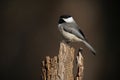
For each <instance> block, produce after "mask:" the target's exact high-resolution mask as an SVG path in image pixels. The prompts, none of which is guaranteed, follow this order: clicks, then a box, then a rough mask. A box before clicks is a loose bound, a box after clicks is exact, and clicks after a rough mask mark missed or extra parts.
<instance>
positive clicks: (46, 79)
mask: <svg viewBox="0 0 120 80" xmlns="http://www.w3.org/2000/svg"><path fill="white" fill-rule="evenodd" d="M74 54H75V49H74V48H73V47H70V46H69V45H68V44H66V43H64V42H61V43H60V49H59V54H58V56H54V57H53V58H50V57H49V56H46V60H44V61H43V62H42V80H82V76H83V57H82V55H81V52H79V53H78V54H79V55H78V56H77V68H76V70H77V74H76V76H75V77H74V75H73V67H74V65H73V63H74Z"/></svg>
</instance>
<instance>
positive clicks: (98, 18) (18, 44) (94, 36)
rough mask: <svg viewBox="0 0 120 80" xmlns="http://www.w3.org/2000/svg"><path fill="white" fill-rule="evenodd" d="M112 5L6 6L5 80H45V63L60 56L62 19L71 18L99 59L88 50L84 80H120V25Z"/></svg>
mask: <svg viewBox="0 0 120 80" xmlns="http://www.w3.org/2000/svg"><path fill="white" fill-rule="evenodd" d="M113 4H114V3H113V1H112V0H109V1H107V0H8V1H7V0H6V1H5V0H3V1H1V5H0V7H1V13H0V14H1V24H0V26H1V29H0V30H1V51H0V61H1V66H0V69H1V70H0V72H1V76H2V77H1V78H2V79H1V80H40V79H41V77H40V75H41V61H42V60H43V59H44V58H45V56H47V55H50V56H51V57H52V56H54V55H57V54H58V50H59V42H60V41H61V40H62V38H61V35H60V33H59V31H58V28H57V25H58V23H57V22H58V18H59V16H60V15H61V14H70V15H72V16H73V17H74V19H75V20H76V22H77V23H78V25H80V27H81V29H82V30H83V32H84V33H85V35H86V37H87V39H88V41H89V42H90V44H91V45H92V46H93V47H94V48H95V49H96V51H97V56H93V55H92V54H90V52H89V50H88V49H87V48H86V47H85V46H84V45H81V44H78V43H77V44H76V46H77V47H79V46H80V45H81V46H83V48H84V54H83V56H84V58H85V70H84V71H85V72H84V80H118V74H117V72H118V67H119V66H118V59H119V56H118V53H119V52H120V51H118V50H119V45H118V43H119V39H118V36H117V35H118V33H116V32H117V31H118V27H117V26H118V22H117V21H116V18H117V14H116V13H117V12H116V11H117V10H116V7H117V6H116V5H113Z"/></svg>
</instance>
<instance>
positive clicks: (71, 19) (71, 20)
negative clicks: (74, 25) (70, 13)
mask: <svg viewBox="0 0 120 80" xmlns="http://www.w3.org/2000/svg"><path fill="white" fill-rule="evenodd" d="M63 20H64V21H65V22H68V23H70V22H74V19H73V18H72V17H70V18H67V19H65V18H63Z"/></svg>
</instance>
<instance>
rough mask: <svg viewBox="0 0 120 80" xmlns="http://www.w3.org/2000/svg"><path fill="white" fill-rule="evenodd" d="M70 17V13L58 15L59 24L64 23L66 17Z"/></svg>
mask: <svg viewBox="0 0 120 80" xmlns="http://www.w3.org/2000/svg"><path fill="white" fill-rule="evenodd" d="M70 17H72V16H70V15H61V16H60V17H59V22H58V23H59V24H61V23H65V22H66V21H65V20H64V19H67V18H70Z"/></svg>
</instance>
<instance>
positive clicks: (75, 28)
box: [63, 23, 86, 40]
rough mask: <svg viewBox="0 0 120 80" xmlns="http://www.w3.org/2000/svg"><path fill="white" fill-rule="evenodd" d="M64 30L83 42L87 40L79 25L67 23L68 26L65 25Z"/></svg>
mask: <svg viewBox="0 0 120 80" xmlns="http://www.w3.org/2000/svg"><path fill="white" fill-rule="evenodd" d="M63 29H64V30H65V31H66V32H69V33H72V34H74V35H75V36H77V37H78V38H81V39H83V40H86V38H85V35H84V34H83V32H82V31H81V30H80V29H79V27H78V25H77V24H74V25H73V24H70V23H67V24H64V25H63Z"/></svg>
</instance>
